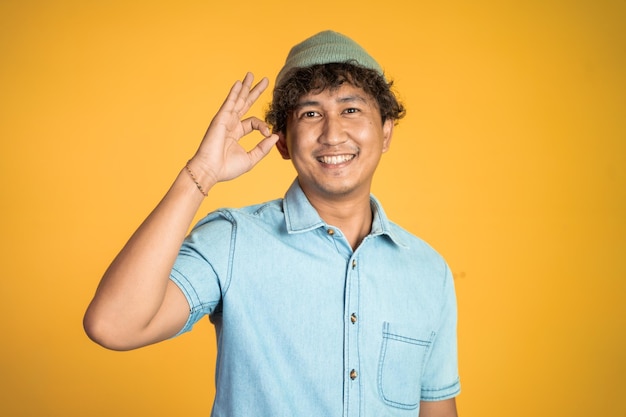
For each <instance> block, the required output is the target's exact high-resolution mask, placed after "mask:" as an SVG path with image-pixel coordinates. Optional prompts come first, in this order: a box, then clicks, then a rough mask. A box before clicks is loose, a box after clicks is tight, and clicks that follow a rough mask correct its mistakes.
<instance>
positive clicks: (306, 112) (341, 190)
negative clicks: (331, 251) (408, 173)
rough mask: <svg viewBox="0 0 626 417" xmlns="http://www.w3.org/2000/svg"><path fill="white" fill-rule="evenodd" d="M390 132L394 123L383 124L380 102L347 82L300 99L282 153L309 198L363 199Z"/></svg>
mask: <svg viewBox="0 0 626 417" xmlns="http://www.w3.org/2000/svg"><path fill="white" fill-rule="evenodd" d="M392 131H393V121H392V120H387V121H385V122H384V123H382V121H381V116H380V111H379V109H378V105H377V103H376V100H375V99H374V98H373V97H371V96H369V95H367V94H366V93H365V92H364V91H363V90H362V89H360V88H357V87H354V86H352V85H351V84H347V83H346V84H344V85H342V86H341V87H340V88H338V89H336V90H334V91H329V90H325V91H323V92H321V93H317V94H314V93H309V94H307V95H305V96H303V97H301V98H300V101H299V104H298V106H297V107H296V109H295V110H293V112H292V113H291V114H290V115H289V117H288V119H287V129H286V133H285V135H280V136H281V137H280V141H279V143H278V149H279V151H280V152H281V154H282V156H283V157H284V158H286V159H291V160H292V161H293V164H294V167H295V168H296V171H297V172H298V180H299V182H300V186H301V187H302V189H303V190H304V192H305V193H306V194H307V196H309V198H311V197H313V198H315V197H319V198H324V199H337V198H343V197H350V196H361V197H363V196H364V195H369V192H370V187H371V184H372V178H373V176H374V171H375V170H376V167H377V166H378V162H379V160H380V157H381V155H382V153H383V152H385V151H387V149H388V148H389V143H390V141H391V134H392Z"/></svg>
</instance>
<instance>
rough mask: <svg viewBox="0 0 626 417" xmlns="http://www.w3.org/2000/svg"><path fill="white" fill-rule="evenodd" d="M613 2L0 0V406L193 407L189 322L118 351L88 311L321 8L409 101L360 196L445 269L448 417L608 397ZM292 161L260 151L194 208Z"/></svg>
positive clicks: (619, 275) (197, 391) (210, 355)
mask: <svg viewBox="0 0 626 417" xmlns="http://www.w3.org/2000/svg"><path fill="white" fill-rule="evenodd" d="M263 3H267V4H263ZM624 22H626V6H625V4H624V2H623V1H617V0H613V1H611V0H605V1H603V0H579V1H556V0H547V1H539V0H535V1H527V0H519V1H485V0H477V1H471V2H470V1H459V0H456V1H455V0H451V1H442V2H434V1H419V0H418V1H415V2H412V1H406V2H394V1H387V2H380V1H365V0H364V1H359V2H337V1H336V0H320V1H314V2H294V1H291V0H288V1H287V0H285V1H274V2H272V1H269V2H256V1H255V2H252V1H248V0H239V1H227V2H222V1H219V2H218V1H208V0H207V1H190V0H180V1H169V2H165V1H155V0H151V1H145V0H141V1H122V0H113V1H106V2H104V1H103V2H88V1H83V0H59V1H35V0H31V1H28V0H22V1H18V0H13V1H9V0H4V1H2V2H0V138H1V145H0V161H1V166H0V172H1V184H0V185H1V187H0V192H1V195H2V197H1V200H0V201H1V207H2V212H1V213H2V216H1V218H0V230H1V236H2V237H1V245H2V246H1V247H0V256H2V278H1V279H0V297H1V299H0V330H1V332H2V344H1V346H2V347H1V348H0V382H1V387H0V415H2V416H29V417H31V416H48V417H49V416H63V417H69V416H174V415H188V414H192V415H208V410H209V407H210V404H211V399H212V394H213V361H214V351H215V348H214V334H213V330H212V329H211V327H210V325H209V323H208V321H207V320H204V321H203V322H202V323H201V324H200V325H198V327H197V329H196V331H194V332H192V333H190V334H188V335H185V336H183V337H181V338H178V339H176V340H173V341H168V342H166V343H163V344H160V345H157V346H152V347H148V348H145V349H143V350H138V351H134V352H128V353H117V352H110V351H106V350H104V349H102V348H100V347H98V346H96V345H95V344H93V343H91V342H90V341H89V340H88V339H87V338H86V336H85V335H84V333H83V331H82V327H81V320H82V314H83V311H84V309H85V307H86V305H87V303H88V301H89V300H90V297H91V296H92V294H93V291H94V289H95V287H96V285H97V282H98V280H99V278H100V276H101V274H102V273H103V271H104V269H105V268H106V267H107V265H108V263H109V262H110V261H111V259H112V258H113V256H114V255H115V254H116V253H117V251H118V250H119V249H120V248H121V246H122V245H123V243H124V242H125V241H126V239H127V238H128V236H129V235H130V233H131V232H132V231H133V230H134V229H135V227H136V226H137V225H138V224H139V222H140V221H141V220H142V219H143V218H144V217H145V216H146V215H147V213H148V212H149V211H150V210H151V208H152V207H153V206H154V205H155V204H156V203H157V201H158V200H159V198H160V197H161V196H162V194H163V193H164V192H165V190H166V189H167V187H168V186H169V184H170V183H171V181H172V180H173V179H174V177H175V175H176V174H177V173H178V171H179V169H180V168H181V167H182V166H183V164H184V163H185V161H186V160H187V158H189V157H190V156H191V155H192V153H193V151H194V150H195V147H196V145H197V144H198V143H199V140H200V139H201V137H202V135H203V133H204V131H205V129H206V126H207V125H208V123H209V121H210V118H211V116H212V115H213V114H214V112H215V111H216V109H217V107H218V105H219V104H220V103H221V101H222V99H223V97H224V96H225V94H226V92H227V91H228V88H229V87H230V85H231V84H232V82H234V80H235V79H236V78H240V77H242V76H243V75H244V73H245V72H246V71H248V70H250V71H253V72H254V73H255V74H257V75H258V76H263V75H265V76H268V77H269V78H270V79H272V80H273V78H274V77H275V75H276V73H277V72H278V69H279V67H280V65H281V63H282V62H283V60H284V57H285V55H286V53H287V51H288V49H289V47H290V46H291V45H292V44H293V43H295V42H298V41H300V40H302V39H303V38H305V37H307V36H309V35H311V34H313V33H315V32H317V31H319V30H323V29H327V28H332V29H335V30H338V31H341V32H345V33H346V34H348V35H350V36H351V37H353V38H354V39H356V40H357V41H359V42H360V43H361V44H363V45H364V46H365V47H366V48H367V49H368V50H369V51H370V52H371V53H372V54H373V55H374V56H375V57H377V58H378V59H379V61H380V62H381V63H382V64H383V66H384V67H385V68H386V70H387V74H388V75H389V76H390V77H391V78H393V79H394V80H395V81H396V86H397V88H398V90H399V92H400V94H401V97H402V99H403V100H404V102H405V104H406V106H407V108H408V115H407V118H406V119H405V120H403V121H402V122H401V123H400V125H399V126H398V127H397V129H396V131H395V137H394V142H393V143H392V149H391V151H390V152H389V153H388V154H386V155H385V157H384V160H383V162H382V165H381V167H380V169H379V175H378V177H377V180H376V183H375V188H374V192H375V194H376V195H377V196H378V197H380V198H381V199H382V200H383V202H384V203H385V207H386V210H387V212H388V214H389V215H390V216H391V217H392V218H393V219H394V220H396V221H397V222H398V223H400V224H402V225H404V226H405V227H406V228H407V229H409V230H410V231H412V232H414V233H415V234H417V235H419V236H421V237H423V238H424V239H426V240H427V241H429V242H430V243H431V244H432V245H434V246H435V247H436V248H437V249H438V250H439V251H440V252H441V253H442V254H443V255H444V256H445V257H446V258H447V260H448V261H449V263H450V265H451V267H452V269H453V271H454V274H455V278H456V285H457V292H458V299H459V314H460V324H459V336H460V345H459V349H460V371H461V377H462V384H463V389H462V394H461V395H460V397H459V398H458V405H459V410H460V413H461V415H462V416H465V417H468V416H476V417H502V416H508V417H517V416H519V417H522V416H524V417H525V416H546V417H547V416H550V417H552V416H619V417H624V416H626V404H625V402H624V401H623V394H624V392H625V390H626V382H625V379H624V374H625V373H626V358H625V357H624V355H625V353H624V352H626V341H625V339H626V337H625V335H624V330H625V327H626V326H625V325H626V320H625V317H626V297H625V295H626V284H625V282H626V267H625V260H624V259H625V258H624V255H625V249H626V220H625V214H626V125H625V116H626V113H625V110H626V88H625V87H626V83H625V74H626V31H625V30H624V26H623V25H624ZM268 100H269V94H265V95H264V96H263V97H262V102H263V103H262V104H261V105H259V106H257V107H256V108H255V109H254V111H253V113H255V114H258V115H262V112H263V109H264V108H265V104H266V103H267V101H268ZM253 141H254V140H250V141H249V143H252V142H253ZM293 176H294V171H293V169H292V168H291V166H290V164H289V163H288V162H283V161H282V160H281V159H280V158H279V157H278V153H277V152H276V151H272V154H271V156H270V157H268V159H266V160H264V161H263V162H262V163H261V164H260V165H259V166H258V168H257V169H255V170H254V171H253V172H252V173H250V174H248V175H247V176H245V177H243V178H239V179H237V180H235V181H233V182H231V183H228V184H222V185H219V186H218V187H217V188H216V190H215V192H214V193H213V195H212V197H211V198H209V199H207V200H206V203H205V204H204V206H203V208H202V209H201V212H200V213H199V215H200V214H204V213H206V212H208V211H209V210H211V209H213V208H216V207H219V206H239V205H242V204H247V203H253V202H259V201H264V200H268V199H271V198H275V197H279V196H282V194H283V192H284V191H285V189H286V187H287V186H288V184H289V183H290V182H291V180H292V178H293ZM285 389H288V387H286V388H285Z"/></svg>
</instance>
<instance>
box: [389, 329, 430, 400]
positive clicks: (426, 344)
mask: <svg viewBox="0 0 626 417" xmlns="http://www.w3.org/2000/svg"><path fill="white" fill-rule="evenodd" d="M432 336H433V333H432V332H431V338H432ZM389 340H395V341H398V342H402V343H408V344H411V345H416V346H421V347H424V348H425V349H426V352H424V357H426V356H427V353H428V349H429V348H430V345H431V343H432V339H431V340H421V339H414V338H410V337H406V336H401V335H398V334H395V333H392V332H390V331H389V322H384V323H383V340H382V346H381V350H380V361H379V366H378V391H379V394H380V396H381V398H382V399H383V401H384V402H385V403H386V404H388V405H390V406H393V407H396V408H401V409H405V410H412V409H415V408H417V406H418V405H419V403H420V401H419V400H418V401H417V402H415V403H411V404H405V403H402V402H398V401H393V400H391V399H389V398H387V396H386V395H385V392H384V389H383V368H384V363H385V357H386V354H387V347H388V341H389ZM425 362H426V361H425V360H423V361H422V363H421V366H420V375H421V373H422V371H423V369H424V366H425ZM419 397H420V398H421V394H420V396H419Z"/></svg>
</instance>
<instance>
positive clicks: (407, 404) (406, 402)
mask: <svg viewBox="0 0 626 417" xmlns="http://www.w3.org/2000/svg"><path fill="white" fill-rule="evenodd" d="M434 336H435V333H434V332H429V331H423V332H416V330H415V328H414V327H413V326H411V328H410V329H407V328H404V327H403V326H401V325H399V324H396V323H388V322H384V323H383V341H382V345H381V350H380V360H379V364H378V391H379V394H380V396H381V398H382V400H383V401H384V402H385V403H386V404H387V405H390V406H392V407H397V408H403V409H407V410H412V409H415V408H417V407H418V406H419V402H420V398H421V382H420V380H421V377H422V371H423V369H424V364H425V363H426V357H427V356H428V352H429V350H430V346H431V344H432V341H433V338H434Z"/></svg>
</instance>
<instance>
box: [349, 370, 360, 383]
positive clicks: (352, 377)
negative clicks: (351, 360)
mask: <svg viewBox="0 0 626 417" xmlns="http://www.w3.org/2000/svg"><path fill="white" fill-rule="evenodd" d="M357 376H359V374H357V373H356V371H355V370H354V369H353V370H351V371H350V379H351V380H353V381H354V380H355V379H356V377H357Z"/></svg>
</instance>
